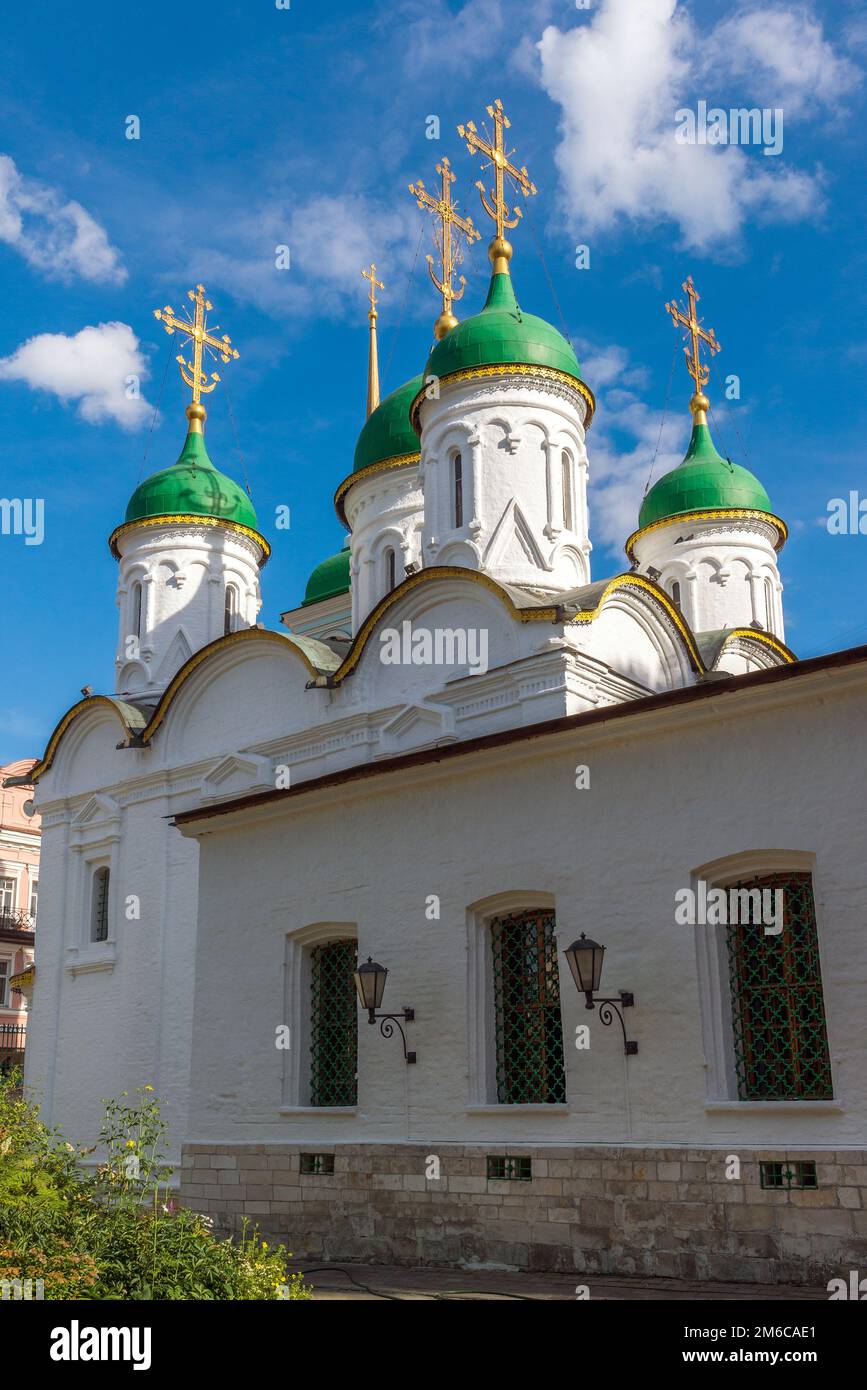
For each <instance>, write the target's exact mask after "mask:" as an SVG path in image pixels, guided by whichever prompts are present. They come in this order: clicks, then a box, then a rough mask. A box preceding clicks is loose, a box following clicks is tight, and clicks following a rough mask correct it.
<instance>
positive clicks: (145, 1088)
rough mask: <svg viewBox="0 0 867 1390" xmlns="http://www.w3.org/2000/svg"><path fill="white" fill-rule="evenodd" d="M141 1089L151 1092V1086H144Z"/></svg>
mask: <svg viewBox="0 0 867 1390" xmlns="http://www.w3.org/2000/svg"><path fill="white" fill-rule="evenodd" d="M143 1089H144V1090H145V1091H152V1090H153V1086H145V1087H144V1088H143Z"/></svg>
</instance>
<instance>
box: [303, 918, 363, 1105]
mask: <svg viewBox="0 0 867 1390" xmlns="http://www.w3.org/2000/svg"><path fill="white" fill-rule="evenodd" d="M357 964H358V945H357V942H355V941H354V940H342V941H328V942H326V943H324V944H323V945H321V946H315V947H314V948H313V950H312V951H311V953H310V1104H311V1105H355V1103H356V1100H357V1095H358V1085H357V1080H356V1073H357V1071H358V1002H357V996H356V992H355V979H354V974H355V970H356V968H357Z"/></svg>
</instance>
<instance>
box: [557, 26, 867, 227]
mask: <svg viewBox="0 0 867 1390" xmlns="http://www.w3.org/2000/svg"><path fill="white" fill-rule="evenodd" d="M763 16H764V21H765V22H767V23H768V24H769V26H770V32H771V33H772V34H773V35H774V36H775V37H776V38H779V41H780V45H779V51H778V52H776V53H772V52H770V51H766V52H765V56H764V58H763V60H762V63H760V62H759V61H758V59H757V58H756V57H755V55H754V46H755V45H756V44H757V43H758V35H759V33H760V32H761V25H762V22H763ZM769 16H770V18H769ZM764 42H765V43H766V44H767V35H765V37H764ZM799 43H803V44H804V45H805V49H804V51H805V56H806V74H807V75H806V77H805V78H804V77H802V80H801V81H800V83H799V82H798V76H797V72H796V61H795V59H796V51H797V48H798V45H799ZM706 45H707V47H709V48H710V49H712V50H714V51H715V52H721V51H722V50H723V49H725V51H726V67H727V71H728V73H729V74H733V73H736V72H743V73H744V74H748V75H750V76H751V77H752V78H753V79H754V80H755V81H757V82H759V83H760V86H761V83H762V82H765V84H767V77H768V73H771V72H773V73H776V74H777V77H778V79H779V83H780V86H781V89H782V90H783V91H784V92H785V93H786V94H787V95H788V97H789V98H790V99H791V100H792V102H793V104H794V103H796V102H797V100H799V98H800V96H801V95H802V94H803V93H805V92H806V91H807V90H809V91H810V93H811V96H812V98H813V99H814V100H815V101H816V102H823V101H830V100H831V97H832V95H833V93H834V91H835V90H836V81H837V79H838V78H839V77H840V75H841V74H842V77H843V79H844V80H845V81H846V82H851V81H852V80H854V79H853V71H854V70H852V71H850V69H851V65H850V64H848V63H846V62H844V61H841V60H838V59H836V58H835V56H834V54H833V51H832V50H831V48H830V46H829V45H828V44H827V43H826V42H825V41H824V40H823V38H822V35H821V30H820V28H819V26H818V24H816V23H815V22H814V21H811V20H809V19H808V18H807V17H805V16H800V17H798V16H794V15H792V14H790V13H788V12H787V11H784V10H782V9H780V8H775V9H773V10H772V11H769V10H753V11H749V12H747V11H742V12H740V13H739V14H738V15H735V16H733V17H732V18H731V19H730V20H726V21H723V23H722V24H721V25H719V26H718V28H717V30H715V31H713V33H712V34H711V35H710V36H709V38H708V39H707V41H706ZM537 47H538V54H539V60H540V64H541V70H540V78H541V82H542V85H543V87H544V89H545V90H546V92H547V93H548V95H549V96H550V97H551V98H552V100H553V101H555V102H556V103H557V104H558V105H559V106H560V108H561V121H560V128H561V143H560V145H559V147H558V149H557V152H556V161H557V166H558V169H559V172H560V176H561V193H562V201H563V205H564V213H565V216H566V219H567V221H568V224H569V227H570V230H574V231H575V232H576V233H577V232H580V233H582V234H583V233H587V234H591V233H594V232H598V231H600V230H602V229H605V228H609V227H611V226H612V225H614V224H616V223H618V222H619V221H620V220H622V219H626V220H628V221H631V222H632V223H634V224H635V225H639V226H640V225H642V224H644V225H647V224H651V225H652V224H655V223H660V222H664V221H673V222H675V223H676V224H677V225H678V226H679V228H680V233H681V238H682V241H683V244H684V245H685V246H687V247H691V248H695V249H697V250H701V251H710V250H716V251H720V252H722V253H724V254H726V253H727V254H731V252H732V250H733V249H734V248H735V247H736V246H737V241H738V238H739V234H740V232H741V230H742V228H743V226H744V224H745V222H746V221H747V220H748V218H751V217H754V218H756V219H761V220H766V221H777V220H786V219H797V218H800V217H805V216H810V215H812V214H813V213H814V212H815V211H816V209H817V208H818V207H820V206H821V196H820V180H819V179H818V177H817V176H815V175H810V174H807V173H804V172H803V171H800V170H797V169H794V168H792V167H791V165H790V164H784V163H783V160H782V158H777V159H773V160H772V159H768V158H761V156H760V155H759V153H758V151H757V150H747V149H745V148H741V147H739V146H734V145H726V146H723V145H684V144H679V143H677V141H676V139H675V130H676V120H675V113H676V112H677V110H678V109H679V108H681V107H683V106H685V105H689V104H690V103H692V105H693V108H694V105H695V100H696V99H697V98H698V97H699V96H701V97H704V98H705V99H706V100H709V104H710V105H714V104H716V101H717V99H718V97H717V94H716V93H715V92H713V91H709V90H708V86H707V84H708V81H709V76H708V73H707V70H706V69H705V66H704V62H705V60H704V56H703V54H704V47H705V44H704V42H703V41H702V40H701V39H700V38H699V36H698V35H697V34H696V33H695V31H694V28H693V25H692V22H691V21H690V19H689V18H688V17H687V15H686V14H685V12H684V11H683V9H682V8H678V0H642V2H641V4H640V5H636V4H635V3H634V0H602V3H601V5H600V6H599V8H598V9H596V10H595V12H594V17H593V19H592V21H591V22H590V23H589V24H587V23H585V24H582V25H580V26H579V27H577V28H575V29H572V30H569V31H568V32H563V31H562V30H560V29H558V28H556V27H554V26H549V27H548V28H546V29H545V31H544V32H543V34H542V38H541V40H540V42H539V44H538V45H537ZM829 65H830V67H829ZM819 67H822V68H823V75H822V77H821V78H818V77H817V76H816V72H817V68H819ZM828 72H830V76H827V75H826V74H827V73H828ZM811 78H812V81H811ZM774 90H776V89H774ZM761 92H768V95H770V93H769V89H768V87H767V85H765V86H761ZM761 92H760V95H759V97H758V98H756V100H757V101H758V103H759V104H760V105H766V104H770V101H768V102H766V101H764V100H762V98H761ZM722 95H723V94H722V93H720V97H722ZM777 104H778V103H777ZM771 165H773V167H769V166H771Z"/></svg>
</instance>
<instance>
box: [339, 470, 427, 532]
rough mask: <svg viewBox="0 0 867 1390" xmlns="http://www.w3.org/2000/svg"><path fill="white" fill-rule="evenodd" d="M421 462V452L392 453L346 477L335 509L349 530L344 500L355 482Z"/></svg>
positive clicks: (340, 487)
mask: <svg viewBox="0 0 867 1390" xmlns="http://www.w3.org/2000/svg"><path fill="white" fill-rule="evenodd" d="M420 462H421V453H415V454H392V456H391V458H387V459H381V460H380V461H379V462H378V463H369V464H368V465H367V467H366V468H359V470H358V472H357V473H350V475H349V477H348V478H344V479H343V482H342V483H341V484H340V486H339V488H338V489H337V491H336V492H335V494H334V510H335V511H336V512H337V515H338V516H339V517H340V520H341V521H342V522H343V525H344V526H345V527H346V529H347V531H348V530H349V522H348V521H347V520H346V511H345V508H344V505H343V501H344V498H345V497H346V494H347V493H348V491H349V489H350V488H351V487H352V485H353V483H360V482H363V480H364V479H365V478H373V477H375V476H376V474H377V473H387V472H388V471H389V470H390V469H392V468H406V467H407V466H408V465H409V464H411V463H420Z"/></svg>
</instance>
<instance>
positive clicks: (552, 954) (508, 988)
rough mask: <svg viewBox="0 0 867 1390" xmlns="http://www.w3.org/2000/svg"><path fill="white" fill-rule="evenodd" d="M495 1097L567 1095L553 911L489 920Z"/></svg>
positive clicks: (510, 1100) (552, 1098) (509, 1100)
mask: <svg viewBox="0 0 867 1390" xmlns="http://www.w3.org/2000/svg"><path fill="white" fill-rule="evenodd" d="M491 945H492V950H493V966H494V1009H495V1034H496V1049H497V1100H498V1101H499V1102H500V1103H501V1104H503V1105H522V1104H523V1105H526V1104H532V1103H547V1102H550V1103H551V1104H554V1103H556V1102H562V1101H565V1099H566V1072H565V1066H564V1061H563V1024H562V1020H561V1017H560V977H559V973H558V968H557V943H556V939H555V937H554V913H553V912H551V911H548V910H532V911H527V912H516V913H512V914H510V915H509V916H507V917H498V918H495V920H494V921H493V922H492V923H491Z"/></svg>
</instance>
